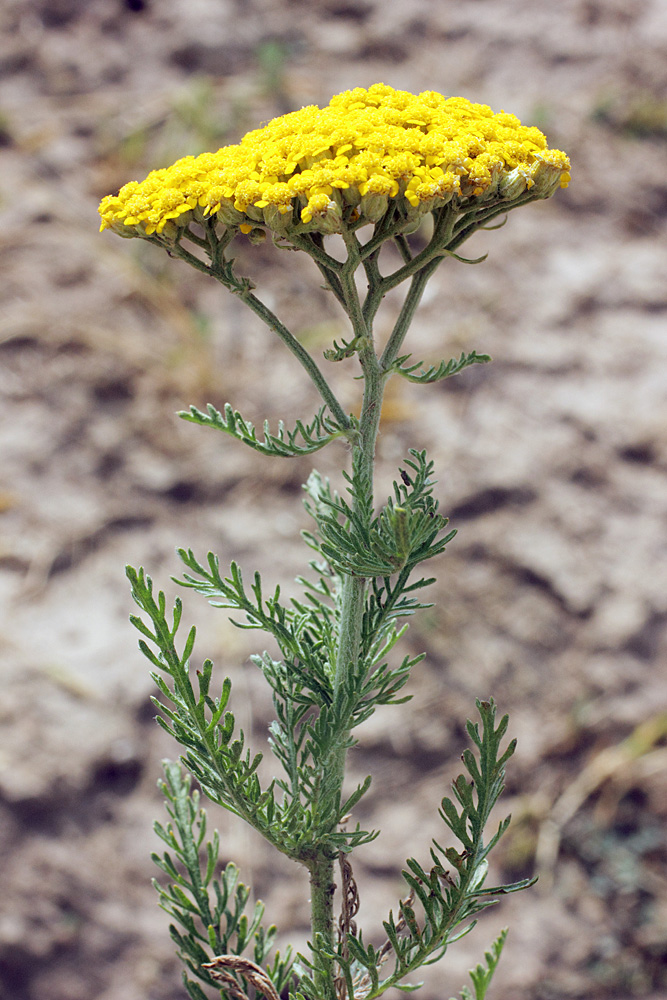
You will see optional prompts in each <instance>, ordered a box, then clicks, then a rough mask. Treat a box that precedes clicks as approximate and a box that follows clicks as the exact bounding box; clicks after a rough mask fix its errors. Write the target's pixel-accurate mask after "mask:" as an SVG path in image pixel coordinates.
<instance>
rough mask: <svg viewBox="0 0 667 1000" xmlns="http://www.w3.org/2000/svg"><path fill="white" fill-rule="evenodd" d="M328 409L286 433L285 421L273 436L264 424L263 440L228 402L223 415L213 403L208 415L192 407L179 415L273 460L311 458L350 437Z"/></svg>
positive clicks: (298, 421) (207, 411)
mask: <svg viewBox="0 0 667 1000" xmlns="http://www.w3.org/2000/svg"><path fill="white" fill-rule="evenodd" d="M325 411H326V407H325V406H323V407H321V409H320V410H318V412H317V413H316V414H315V416H314V417H313V419H312V420H311V422H310V423H306V424H304V423H302V421H300V420H297V422H296V426H295V428H294V430H291V431H290V430H287V429H286V428H285V425H284V424H283V422H282V420H281V421H279V423H278V432H277V434H272V433H271V431H270V429H269V425H268V422H267V421H265V422H264V437H263V438H260V437H259V436H258V434H257V430H256V429H255V427H254V425H253V424H252V423H251V422H250V421H249V420H246V419H245V418H244V417H242V416H241V414H240V413H239V411H238V410H235V409H233V407H232V406H230V404H229V403H226V404H225V407H224V413H220V411H219V410H216V408H215V407H214V406H212V405H211V404H210V403H209V404H208V406H207V407H206V413H204V412H202V410H198V409H197V407H196V406H191V407H190V409H189V410H182V411H180V412H179V414H178V415H179V417H182V418H183V420H188V421H189V422H190V423H193V424H199V425H200V426H202V427H214V428H215V429H216V430H219V431H223V433H225V434H228V435H229V436H230V437H233V438H236V440H237V441H241V442H242V443H243V444H246V445H248V447H250V448H252V449H253V450H254V451H258V452H260V453H261V454H262V455H268V456H270V457H273V458H294V457H295V456H297V455H312V454H313V452H316V451H319V450H320V449H321V448H324V447H325V445H327V444H329V443H330V442H331V441H335V440H336V438H339V437H347V436H349V433H350V432H349V430H348V429H347V428H343V427H340V426H339V425H338V424H337V423H336V421H335V420H333V418H332V417H329V416H327V415H326V413H325Z"/></svg>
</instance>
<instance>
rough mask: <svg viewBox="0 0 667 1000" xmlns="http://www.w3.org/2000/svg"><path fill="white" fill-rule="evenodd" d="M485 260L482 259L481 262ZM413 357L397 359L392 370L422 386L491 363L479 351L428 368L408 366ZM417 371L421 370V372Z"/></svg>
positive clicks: (419, 364) (407, 355) (418, 364)
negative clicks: (472, 367)
mask: <svg viewBox="0 0 667 1000" xmlns="http://www.w3.org/2000/svg"><path fill="white" fill-rule="evenodd" d="M452 256H453V257H456V254H452ZM462 259H463V258H461V257H458V258H457V260H462ZM483 259H484V258H480V260H483ZM468 263H477V261H469V262H468ZM411 356H412V355H410V354H404V355H403V356H402V357H400V358H397V359H396V361H395V362H394V364H393V366H392V368H391V369H390V370H391V371H392V372H393V373H394V374H395V375H401V376H402V378H405V379H407V380H408V381H409V382H420V383H421V384H422V385H429V384H431V383H433V382H441V381H442V379H445V378H451V376H452V375H458V374H459V372H462V371H463V370H464V369H466V368H469V367H470V365H480V364H482V365H483V364H487V362H489V361H491V357H490V355H488V354H478V353H477V351H471V352H470V353H469V354H466V353H465V352H462V353H461V357H460V358H450V360H449V361H441V362H440V363H439V364H438V365H429V366H428V368H426V367H425V365H424V362H423V361H417V362H416V363H415V364H412V365H408V364H407V363H406V362H408V361H409V360H410V358H411ZM417 369H420V371H418V370H417Z"/></svg>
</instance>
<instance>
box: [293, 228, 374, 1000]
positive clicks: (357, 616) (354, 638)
mask: <svg viewBox="0 0 667 1000" xmlns="http://www.w3.org/2000/svg"><path fill="white" fill-rule="evenodd" d="M346 242H348V253H349V258H348V265H349V264H352V263H354V264H355V265H356V263H357V262H358V259H359V258H358V252H359V251H358V243H357V241H356V239H355V238H354V236H353V235H352V236H351V237H350V239H349V241H346ZM355 258H356V260H355ZM355 269H356V267H349V266H347V267H344V268H343V270H342V273H341V282H342V286H343V291H344V294H345V299H346V306H347V312H348V315H349V316H350V320H351V322H352V327H353V330H354V337H355V340H357V341H358V343H359V348H358V352H359V361H360V364H361V369H362V372H363V377H364V395H363V401H362V406H361V415H360V419H359V429H358V438H357V440H356V441H355V443H354V444H353V447H352V468H353V470H354V475H355V478H356V479H357V480H358V482H359V483H360V484H361V483H366V484H370V490H371V493H372V487H373V473H374V464H375V444H376V441H377V435H378V430H379V426H380V414H381V410H382V396H383V392H384V384H385V379H386V375H385V373H384V372H383V371H382V369H381V367H380V363H379V361H378V358H377V355H376V353H375V348H374V345H373V335H372V330H371V329H370V328H369V324H368V323H367V322H366V318H365V316H364V314H363V311H362V308H361V304H360V302H359V298H358V294H357V290H356V285H355V284H354V270H355ZM376 280H377V281H381V280H382V279H381V278H380V275H379V273H378V274H377V279H376ZM372 285H373V278H372V277H371V288H372ZM369 294H371V292H369ZM353 509H354V510H355V513H359V500H358V498H357V496H356V495H355V497H354V499H353ZM367 586H368V581H367V580H366V579H365V578H364V577H359V576H352V575H349V576H345V577H344V579H343V584H342V593H341V603H340V617H339V627H338V645H337V650H336V663H335V675H334V695H333V697H334V704H335V703H336V701H337V700H338V698H339V697H340V694H341V691H342V688H343V687H344V682H345V678H346V676H347V675H348V673H349V672H350V671H352V672H356V671H358V670H359V656H360V652H361V626H362V620H363V613H364V607H365V602H366V591H367ZM348 737H349V733H342V734H341V740H340V744H339V746H338V747H337V748H336V750H335V751H334V754H333V755H332V756H333V759H332V761H331V768H332V774H333V775H335V781H336V784H337V786H338V789H339V791H342V786H343V778H344V774H345V757H346V753H347V750H346V744H347V741H348ZM309 871H310V875H311V879H310V888H311V919H312V932H313V942H315V940H316V935H317V934H320V935H321V936H322V940H323V943H325V944H326V945H327V946H328V948H330V949H331V950H333V949H334V947H335V943H334V917H333V896H334V889H335V886H334V883H333V860H332V859H331V858H330V857H329V856H328V855H324V854H320V855H319V857H318V858H317V859H314V861H313V863H312V865H311V866H310V867H309ZM323 980H325V981H323V983H322V988H323V990H324V991H325V995H326V997H327V1000H329V997H330V996H331V991H332V990H333V981H334V968H333V963H331V968H330V969H329V970H327V975H326V976H324V977H323Z"/></svg>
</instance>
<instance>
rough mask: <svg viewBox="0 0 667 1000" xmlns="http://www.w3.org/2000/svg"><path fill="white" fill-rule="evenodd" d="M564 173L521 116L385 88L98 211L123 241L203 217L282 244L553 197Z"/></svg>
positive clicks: (253, 137) (181, 168)
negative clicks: (262, 231)
mask: <svg viewBox="0 0 667 1000" xmlns="http://www.w3.org/2000/svg"><path fill="white" fill-rule="evenodd" d="M569 169H570V162H569V160H568V158H567V156H566V155H565V153H563V152H561V151H560V150H556V149H549V148H548V147H547V141H546V138H545V137H544V135H543V134H542V132H540V130H539V129H537V128H534V127H530V126H524V125H522V124H521V122H520V121H519V120H518V118H516V117H515V116H514V115H511V114H507V113H505V112H500V113H499V114H494V112H493V111H492V110H491V109H490V108H489V107H487V106H486V105H484V104H473V103H472V102H471V101H468V100H466V99H465V98H463V97H449V98H447V97H443V96H442V95H441V94H437V93H435V92H434V91H425V92H424V93H422V94H419V95H415V94H410V93H408V92H407V91H402V90H394V89H393V88H392V87H389V86H387V85H385V84H382V83H378V84H374V85H373V86H372V87H370V88H369V89H368V90H365V89H364V88H362V87H357V88H355V89H354V90H348V91H345V92H344V93H342V94H338V95H336V96H335V97H333V98H332V99H331V102H330V104H329V105H328V106H327V107H326V108H318V107H316V106H314V105H312V106H309V107H305V108H302V109H301V110H300V111H294V112H292V113H291V114H287V115H283V116H281V117H280V118H274V119H273V120H272V121H270V122H269V123H268V124H267V125H265V126H264V127H263V128H260V129H256V130H254V131H252V132H249V133H248V134H247V135H246V136H244V137H243V139H242V140H241V142H240V143H238V145H235V146H225V147H223V148H222V149H219V150H218V151H217V153H204V154H202V155H201V156H197V157H193V156H186V157H184V158H183V159H181V160H178V161H177V162H176V163H174V164H173V165H172V166H171V167H168V168H167V169H164V170H155V171H153V172H152V173H151V174H149V175H148V177H147V178H146V179H145V180H144V181H142V182H141V183H138V182H136V181H132V182H130V183H129V184H126V185H125V186H124V187H123V188H121V190H120V191H119V193H118V195H117V196H112V195H109V196H108V197H106V198H103V199H102V202H101V204H100V208H99V211H100V215H101V217H102V225H101V229H113V230H114V231H115V232H117V233H120V234H121V235H126V236H128V235H129V236H156V237H157V236H160V235H162V237H163V238H173V235H172V234H174V233H175V234H176V235H178V232H179V231H182V230H183V229H184V228H185V227H187V225H188V224H189V223H190V221H191V220H193V219H194V220H195V221H196V222H200V223H202V222H205V221H206V220H207V219H208V218H215V219H217V220H219V221H220V222H221V223H222V224H223V225H225V226H232V227H235V228H238V229H240V231H241V232H244V233H249V232H250V231H251V230H252V229H254V228H256V227H257V224H259V225H260V226H261V225H264V226H267V227H268V228H271V229H275V230H276V232H279V233H280V234H281V235H288V234H289V231H290V230H294V231H297V232H298V231H304V230H307V229H317V230H319V231H321V232H332V231H336V228H335V227H339V228H340V227H341V226H342V225H343V220H344V218H347V219H348V221H353V218H354V220H357V219H359V218H360V219H361V220H362V221H366V222H376V221H378V219H379V218H380V217H381V215H382V213H384V212H385V211H386V210H387V207H388V205H389V203H390V202H391V203H392V205H394V206H395V207H396V208H398V209H399V211H400V212H401V213H402V214H403V215H404V216H405V217H407V218H408V219H410V220H411V221H414V220H415V219H418V217H419V216H420V215H422V214H424V213H425V212H430V211H434V210H436V209H438V208H440V207H441V206H442V205H445V204H448V203H450V202H451V204H452V206H453V207H454V208H456V207H457V206H459V207H460V209H461V211H466V210H468V209H470V208H471V207H474V205H475V203H476V202H480V203H481V204H483V205H484V206H486V205H493V204H499V203H501V202H507V203H508V205H507V207H511V201H512V199H516V198H518V197H522V198H523V200H524V201H525V200H526V195H527V194H529V196H530V198H533V197H534V198H546V197H549V196H550V195H551V194H553V193H554V191H555V190H557V188H558V187H566V186H567V184H568V181H569V179H570V174H569ZM345 212H347V213H348V214H347V215H345V214H344V213H345ZM352 213H354V216H353V215H352ZM332 227H333V228H332Z"/></svg>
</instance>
